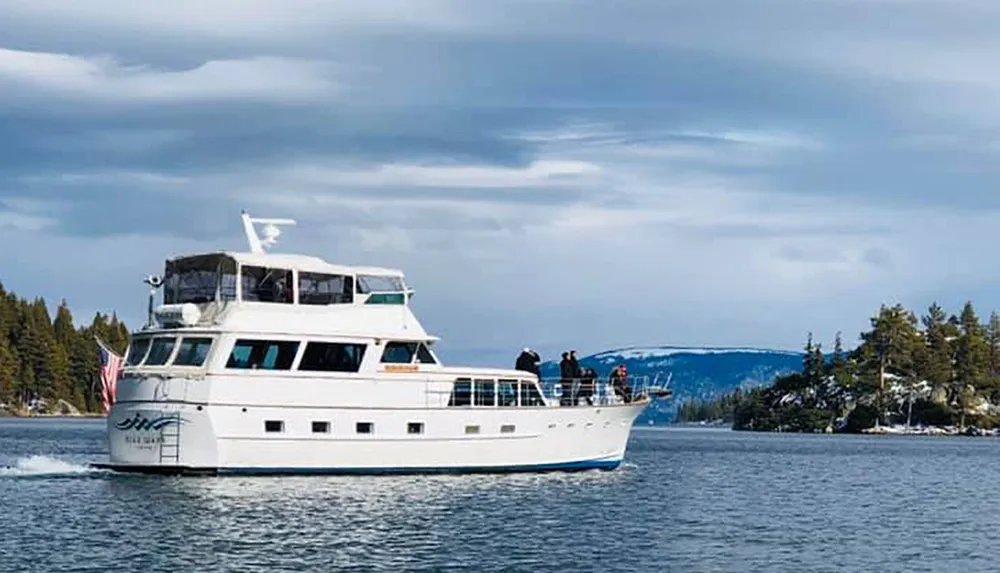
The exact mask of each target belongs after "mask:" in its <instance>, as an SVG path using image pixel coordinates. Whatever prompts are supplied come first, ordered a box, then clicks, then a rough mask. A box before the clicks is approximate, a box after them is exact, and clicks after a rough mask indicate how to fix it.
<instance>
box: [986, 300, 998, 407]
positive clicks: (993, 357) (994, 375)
mask: <svg viewBox="0 0 1000 573" xmlns="http://www.w3.org/2000/svg"><path fill="white" fill-rule="evenodd" d="M986 343H987V345H988V347H989V351H988V352H989V360H988V363H989V366H988V369H987V373H986V385H985V390H986V392H987V393H988V395H989V396H990V397H991V398H993V399H996V398H997V391H998V389H1000V313H998V312H997V311H995V310H994V311H993V312H991V313H990V321H989V324H988V325H987V326H986Z"/></svg>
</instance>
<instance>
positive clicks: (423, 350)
mask: <svg viewBox="0 0 1000 573" xmlns="http://www.w3.org/2000/svg"><path fill="white" fill-rule="evenodd" d="M417 362H420V363H421V364H437V361H436V360H434V355H433V354H431V351H430V350H427V347H426V346H424V345H423V344H421V345H420V347H419V348H418V349H417Z"/></svg>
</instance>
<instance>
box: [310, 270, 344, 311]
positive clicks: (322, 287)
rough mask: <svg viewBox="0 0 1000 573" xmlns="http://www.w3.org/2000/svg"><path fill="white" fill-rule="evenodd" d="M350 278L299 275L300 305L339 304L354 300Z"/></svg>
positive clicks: (311, 274) (313, 274) (315, 274)
mask: <svg viewBox="0 0 1000 573" xmlns="http://www.w3.org/2000/svg"><path fill="white" fill-rule="evenodd" d="M353 282H354V279H353V278H352V277H349V276H341V275H325V274H320V273H299V304H337V303H349V302H351V301H353V300H354V286H353Z"/></svg>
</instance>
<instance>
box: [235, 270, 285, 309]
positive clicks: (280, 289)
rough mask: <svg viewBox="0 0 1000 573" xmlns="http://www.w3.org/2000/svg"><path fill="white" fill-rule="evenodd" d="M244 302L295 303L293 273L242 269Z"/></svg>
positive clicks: (241, 285) (241, 283)
mask: <svg viewBox="0 0 1000 573" xmlns="http://www.w3.org/2000/svg"><path fill="white" fill-rule="evenodd" d="M240 281H241V282H240V287H241V289H242V291H243V300H247V301H257V302H278V303H291V302H293V298H292V297H293V294H292V284H293V282H292V271H289V270H286V269H270V268H265V267H252V266H244V267H242V268H241V269H240Z"/></svg>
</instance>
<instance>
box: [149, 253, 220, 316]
mask: <svg viewBox="0 0 1000 573" xmlns="http://www.w3.org/2000/svg"><path fill="white" fill-rule="evenodd" d="M216 299H218V300H235V299H236V261H234V260H232V259H231V258H229V257H224V256H220V255H199V256H194V257H185V258H183V259H178V260H174V261H168V262H167V265H166V272H165V273H164V277H163V303H164V304H183V303H189V302H190V303H194V304H199V303H206V302H212V301H214V300H216Z"/></svg>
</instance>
